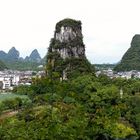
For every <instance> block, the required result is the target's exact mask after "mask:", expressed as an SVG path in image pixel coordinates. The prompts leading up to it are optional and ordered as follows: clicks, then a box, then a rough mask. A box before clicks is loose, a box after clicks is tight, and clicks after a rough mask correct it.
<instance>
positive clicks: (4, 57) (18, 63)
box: [0, 47, 45, 70]
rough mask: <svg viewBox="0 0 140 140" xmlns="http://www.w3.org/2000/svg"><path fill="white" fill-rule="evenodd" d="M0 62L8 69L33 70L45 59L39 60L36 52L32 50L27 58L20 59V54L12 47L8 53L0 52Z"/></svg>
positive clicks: (39, 57)
mask: <svg viewBox="0 0 140 140" xmlns="http://www.w3.org/2000/svg"><path fill="white" fill-rule="evenodd" d="M0 62H1V63H2V64H4V65H5V67H7V68H9V69H14V70H33V69H36V68H37V67H38V66H39V65H43V64H44V63H45V57H44V58H41V56H40V54H39V53H38V50H37V49H34V50H33V51H32V52H31V54H30V55H29V56H26V57H25V58H22V57H20V52H19V51H18V50H17V49H16V48H15V47H12V48H11V49H10V50H9V51H8V53H6V52H4V51H3V50H1V51H0ZM2 66H3V65H2ZM5 67H4V68H5Z"/></svg>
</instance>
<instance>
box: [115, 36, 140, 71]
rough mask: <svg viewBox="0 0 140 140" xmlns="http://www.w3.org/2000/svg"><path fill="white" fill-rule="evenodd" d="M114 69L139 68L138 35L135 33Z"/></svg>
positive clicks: (139, 49) (139, 50)
mask: <svg viewBox="0 0 140 140" xmlns="http://www.w3.org/2000/svg"><path fill="white" fill-rule="evenodd" d="M114 70H116V71H130V70H140V35H135V36H134V37H133V39H132V42H131V47H130V48H129V49H128V50H127V51H126V53H125V54H124V55H123V57H122V60H121V62H120V63H119V64H118V65H117V66H116V67H115V69H114Z"/></svg>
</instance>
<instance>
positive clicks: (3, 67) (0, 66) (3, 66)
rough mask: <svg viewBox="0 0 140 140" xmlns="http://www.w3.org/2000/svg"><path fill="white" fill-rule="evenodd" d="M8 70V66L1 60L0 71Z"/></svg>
mask: <svg viewBox="0 0 140 140" xmlns="http://www.w3.org/2000/svg"><path fill="white" fill-rule="evenodd" d="M4 69H7V66H6V65H5V64H4V63H3V62H2V61H1V60H0V70H4Z"/></svg>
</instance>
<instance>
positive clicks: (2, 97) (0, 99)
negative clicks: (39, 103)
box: [0, 93, 29, 102]
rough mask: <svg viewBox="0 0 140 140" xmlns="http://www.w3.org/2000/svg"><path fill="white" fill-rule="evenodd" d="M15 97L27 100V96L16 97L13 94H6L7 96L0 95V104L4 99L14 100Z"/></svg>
mask: <svg viewBox="0 0 140 140" xmlns="http://www.w3.org/2000/svg"><path fill="white" fill-rule="evenodd" d="M16 97H20V98H24V99H29V98H28V96H26V95H17V94H13V93H11V94H10V93H7V94H0V102H1V101H3V100H6V99H14V98H16Z"/></svg>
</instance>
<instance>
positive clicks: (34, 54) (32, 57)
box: [25, 49, 41, 63]
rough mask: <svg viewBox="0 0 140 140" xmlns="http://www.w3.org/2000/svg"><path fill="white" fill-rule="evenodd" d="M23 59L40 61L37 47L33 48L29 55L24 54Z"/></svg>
mask: <svg viewBox="0 0 140 140" xmlns="http://www.w3.org/2000/svg"><path fill="white" fill-rule="evenodd" d="M25 61H31V62H37V63H39V62H41V57H40V54H39V53H38V51H37V49H34V50H33V51H32V52H31V54H30V56H29V57H28V56H26V58H25Z"/></svg>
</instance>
